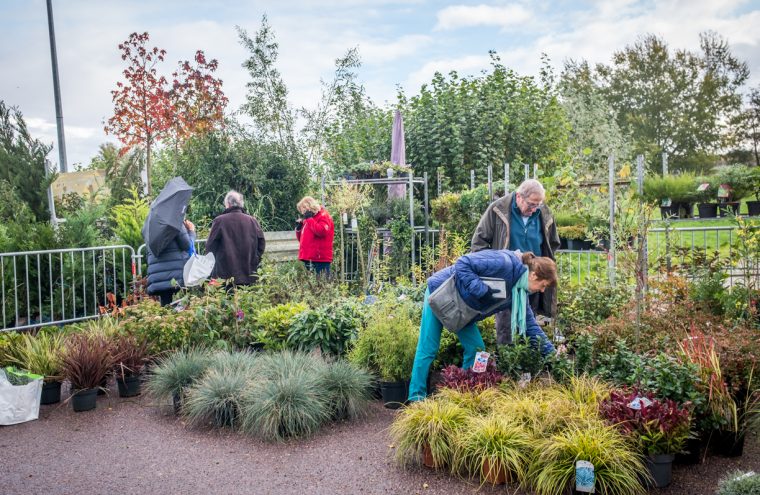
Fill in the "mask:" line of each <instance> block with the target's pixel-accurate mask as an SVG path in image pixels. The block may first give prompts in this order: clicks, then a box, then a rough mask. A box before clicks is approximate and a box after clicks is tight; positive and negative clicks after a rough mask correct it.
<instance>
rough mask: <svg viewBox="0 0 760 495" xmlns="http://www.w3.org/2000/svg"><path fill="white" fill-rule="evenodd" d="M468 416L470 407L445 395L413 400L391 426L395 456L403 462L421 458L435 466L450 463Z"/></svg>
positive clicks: (423, 461)
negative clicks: (463, 405)
mask: <svg viewBox="0 0 760 495" xmlns="http://www.w3.org/2000/svg"><path fill="white" fill-rule="evenodd" d="M468 417H469V412H468V410H467V409H465V408H463V407H461V406H459V405H458V404H456V403H455V402H453V401H450V400H447V399H446V398H445V397H440V398H439V397H432V398H428V399H425V400H421V401H415V402H412V403H411V404H410V405H409V406H407V407H406V408H404V409H403V410H402V411H401V412H400V414H399V415H398V416H397V417H396V419H395V420H394V421H393V424H392V425H391V427H390V433H391V437H392V438H393V442H394V444H395V445H396V460H397V461H398V462H399V463H400V464H401V465H402V466H405V465H407V464H409V463H417V462H421V463H422V464H423V465H424V466H427V467H432V468H445V467H451V466H452V465H453V462H454V459H455V457H454V456H455V452H456V445H457V436H458V434H459V432H460V430H461V429H462V428H464V427H465V426H466V424H467V418H468Z"/></svg>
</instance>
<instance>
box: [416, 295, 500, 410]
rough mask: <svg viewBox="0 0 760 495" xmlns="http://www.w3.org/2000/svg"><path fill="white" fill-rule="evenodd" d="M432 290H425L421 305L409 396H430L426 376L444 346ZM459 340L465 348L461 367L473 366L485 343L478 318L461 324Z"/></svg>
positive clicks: (421, 397)
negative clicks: (432, 305) (429, 298)
mask: <svg viewBox="0 0 760 495" xmlns="http://www.w3.org/2000/svg"><path fill="white" fill-rule="evenodd" d="M429 295H430V291H425V302H424V303H423V305H422V321H421V322H420V339H419V341H418V342H417V353H416V354H415V355H414V368H412V379H411V381H410V382H409V400H410V401H416V400H422V399H424V398H425V397H427V379H428V374H429V373H430V365H431V364H432V363H433V361H434V360H435V357H436V356H437V355H438V348H439V347H440V346H441V332H442V331H443V325H441V322H440V320H439V319H438V318H437V317H436V316H435V313H433V310H432V309H430V304H428V296H429ZM456 335H457V337H459V342H460V343H461V344H462V347H463V348H464V358H463V360H462V368H464V369H467V368H472V364H473V363H474V362H475V354H477V352H478V351H484V350H485V348H486V345H485V344H484V343H483V337H482V336H481V335H480V330H478V326H477V325H476V324H475V322H472V323H470V324H469V325H467V326H465V327H464V328H462V329H461V330H460V331H458V332H457V333H456Z"/></svg>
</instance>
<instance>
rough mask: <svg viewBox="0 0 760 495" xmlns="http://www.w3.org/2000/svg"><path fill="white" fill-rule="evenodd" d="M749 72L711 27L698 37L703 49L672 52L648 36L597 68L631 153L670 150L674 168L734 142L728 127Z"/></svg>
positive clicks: (651, 155) (661, 41)
mask: <svg viewBox="0 0 760 495" xmlns="http://www.w3.org/2000/svg"><path fill="white" fill-rule="evenodd" d="M748 76H749V69H748V68H747V64H746V63H744V62H741V61H739V60H738V59H737V58H736V57H735V56H734V55H733V54H732V53H731V50H730V47H729V45H728V42H727V41H726V40H725V39H723V38H722V37H720V36H719V35H718V34H716V33H714V32H706V33H702V34H701V35H700V52H699V53H696V52H693V51H689V50H675V51H671V50H670V49H669V47H668V45H667V43H666V42H665V41H664V40H663V39H661V38H659V37H657V36H655V35H652V34H650V35H646V36H644V37H642V38H640V39H639V40H638V41H637V42H636V43H634V44H632V45H629V46H626V47H625V48H624V49H623V50H621V51H618V52H615V54H614V55H613V58H612V63H611V64H610V65H604V64H599V65H597V67H596V74H595V77H596V78H597V79H598V82H599V84H600V86H601V88H602V92H603V94H604V95H605V97H606V99H607V101H608V102H609V104H610V105H612V107H613V108H614V109H615V111H616V113H617V121H618V124H619V125H620V127H621V128H622V129H623V130H624V131H625V132H627V133H629V134H630V135H631V136H632V138H633V141H634V146H635V150H634V151H635V152H636V153H644V154H645V155H647V156H648V157H649V158H654V155H656V154H659V153H661V152H666V153H668V155H669V156H670V157H672V162H673V163H674V165H676V166H677V165H678V164H679V162H680V163H686V162H688V161H689V158H690V157H693V156H694V155H698V154H705V153H715V152H717V151H720V150H721V149H722V148H724V147H725V146H727V145H730V144H731V142H730V138H731V134H730V133H729V132H727V131H728V129H727V126H728V124H729V122H730V121H731V120H732V119H733V118H734V117H735V116H736V115H737V114H738V112H739V111H740V109H741V95H740V94H739V88H740V87H741V86H742V85H743V84H744V82H745V81H746V80H747V78H748Z"/></svg>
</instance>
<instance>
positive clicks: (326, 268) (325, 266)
mask: <svg viewBox="0 0 760 495" xmlns="http://www.w3.org/2000/svg"><path fill="white" fill-rule="evenodd" d="M303 264H304V265H306V269H307V270H309V271H310V272H314V273H316V274H317V275H324V276H325V277H329V276H330V262H329V261H307V260H303Z"/></svg>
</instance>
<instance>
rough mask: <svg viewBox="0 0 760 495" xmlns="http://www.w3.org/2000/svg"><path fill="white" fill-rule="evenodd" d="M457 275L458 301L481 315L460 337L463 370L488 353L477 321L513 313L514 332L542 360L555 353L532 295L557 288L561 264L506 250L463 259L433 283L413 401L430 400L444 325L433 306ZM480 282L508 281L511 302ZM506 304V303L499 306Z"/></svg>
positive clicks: (411, 386) (423, 324)
mask: <svg viewBox="0 0 760 495" xmlns="http://www.w3.org/2000/svg"><path fill="white" fill-rule="evenodd" d="M452 275H453V276H454V280H455V285H456V289H457V292H458V293H459V296H460V297H461V298H462V300H463V301H464V302H465V303H466V304H467V306H469V307H471V308H472V309H475V310H477V311H480V312H481V313H480V315H479V316H477V317H475V318H474V319H473V321H471V322H469V323H468V324H467V325H465V326H464V327H463V328H462V329H461V330H459V331H458V332H456V334H457V337H459V341H460V342H461V344H462V347H463V348H464V359H463V362H462V367H463V368H465V369H466V368H471V367H472V365H473V362H474V361H475V354H476V353H477V352H478V350H485V344H484V343H483V337H482V336H481V335H480V331H479V330H478V327H477V325H476V322H477V321H480V320H483V319H485V318H487V317H488V316H490V315H492V314H495V313H498V312H500V311H504V310H505V309H507V308H512V315H513V318H512V332H513V334H514V333H518V334H521V335H525V336H527V337H529V338H530V339H531V341H533V342H534V343H536V344H538V345H539V346H540V349H541V353H542V354H543V355H548V354H550V353H552V352H554V346H553V345H552V343H551V342H550V341H549V339H548V338H547V337H546V334H544V332H543V330H541V327H540V326H539V325H538V324H537V323H536V319H535V317H534V315H533V310H532V309H531V307H530V304H528V302H527V299H528V298H527V294H528V293H534V292H543V291H544V290H545V289H547V288H548V287H555V286H556V285H557V265H556V264H555V263H554V261H553V260H552V259H551V258H546V257H536V256H534V255H533V253H524V254H521V253H519V252H518V253H515V252H512V251H507V250H496V251H495V250H484V251H478V252H476V253H470V254H467V255H464V256H462V257H461V258H459V259H458V260H457V262H456V263H455V264H454V265H453V266H450V267H448V268H444V269H443V270H441V271H439V272H437V273H435V274H433V276H431V277H430V278H429V279H428V288H427V291H425V301H424V303H423V307H422V321H421V323H420V338H419V341H418V343H417V353H416V354H415V356H414V368H413V369H412V379H411V382H410V384H409V400H410V401H415V400H422V399H424V398H425V397H426V396H427V377H428V373H429V372H430V365H431V364H432V362H433V360H435V357H436V355H437V354H438V348H439V346H440V344H441V331H442V328H443V325H442V324H441V322H440V320H439V319H438V318H437V317H436V316H435V313H434V312H433V310H432V309H431V307H430V304H429V303H428V296H429V295H430V294H431V293H433V292H435V290H436V289H437V288H438V287H440V286H441V284H443V283H444V282H445V281H446V280H447V279H448V278H449V277H451V276H452ZM481 277H490V278H499V279H503V280H504V281H505V282H506V288H507V297H506V299H496V298H495V297H494V293H496V292H497V291H496V290H495V289H492V288H490V287H489V286H488V285H486V284H485V283H484V282H483V280H482V279H481ZM499 302H501V304H499Z"/></svg>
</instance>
